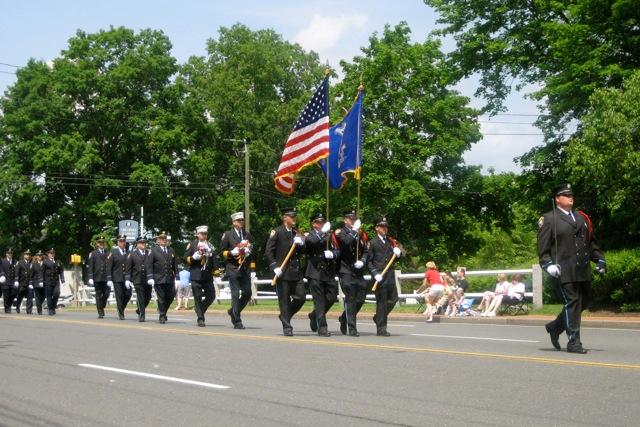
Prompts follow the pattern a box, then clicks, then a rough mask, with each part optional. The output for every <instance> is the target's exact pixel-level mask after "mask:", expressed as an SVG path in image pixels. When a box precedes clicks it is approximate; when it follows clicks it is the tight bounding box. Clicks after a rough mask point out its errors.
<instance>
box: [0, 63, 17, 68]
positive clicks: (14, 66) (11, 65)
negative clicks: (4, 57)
mask: <svg viewBox="0 0 640 427" xmlns="http://www.w3.org/2000/svg"><path fill="white" fill-rule="evenodd" d="M0 65H5V66H7V67H13V68H22V67H20V66H19V65H13V64H7V63H6V62H0Z"/></svg>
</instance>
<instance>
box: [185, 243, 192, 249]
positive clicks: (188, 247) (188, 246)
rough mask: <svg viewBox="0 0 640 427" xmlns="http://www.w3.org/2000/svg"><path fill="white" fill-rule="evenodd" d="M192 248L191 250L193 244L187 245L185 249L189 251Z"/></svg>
mask: <svg viewBox="0 0 640 427" xmlns="http://www.w3.org/2000/svg"><path fill="white" fill-rule="evenodd" d="M190 248H191V242H189V243H187V247H186V248H185V249H186V250H189V249H190Z"/></svg>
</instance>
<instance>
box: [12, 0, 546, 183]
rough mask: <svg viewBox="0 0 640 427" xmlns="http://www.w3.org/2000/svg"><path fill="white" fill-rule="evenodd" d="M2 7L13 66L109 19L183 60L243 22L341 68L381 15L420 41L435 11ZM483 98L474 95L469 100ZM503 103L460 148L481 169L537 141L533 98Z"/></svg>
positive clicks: (370, 5) (379, 25) (296, 4)
mask: <svg viewBox="0 0 640 427" xmlns="http://www.w3.org/2000/svg"><path fill="white" fill-rule="evenodd" d="M0 11H2V12H1V15H0V62H1V63H6V64H13V65H18V66H19V65H23V64H25V63H26V62H27V61H28V59H29V58H36V59H41V60H45V61H48V60H50V59H52V58H55V57H56V56H58V55H59V53H60V51H61V50H62V49H64V48H65V47H66V43H67V40H68V39H69V38H70V37H71V36H72V35H73V34H74V33H75V31H76V30H77V29H82V30H84V31H86V32H94V31H97V30H99V29H102V28H108V27H109V26H110V25H113V26H125V27H129V28H133V29H142V28H154V29H160V30H162V31H164V32H165V33H166V34H167V35H168V37H169V38H170V39H171V41H172V43H173V54H174V56H175V57H176V58H177V59H178V60H179V61H181V62H182V61H185V60H186V59H187V58H188V57H189V56H191V55H204V53H205V42H206V40H207V39H208V38H215V37H216V36H217V30H218V28H220V27H221V26H231V25H233V24H235V23H237V22H241V23H243V24H245V25H248V26H249V27H251V28H252V29H261V28H273V29H274V30H276V31H277V32H278V33H280V34H282V35H283V37H284V38H285V39H287V40H289V41H292V42H297V43H300V45H301V46H302V47H304V48H306V49H309V50H315V51H316V52H318V53H319V55H320V57H321V59H322V60H323V61H329V63H330V64H331V65H332V66H333V67H334V68H338V65H339V61H340V59H347V60H350V59H351V58H352V57H353V56H355V55H357V54H359V52H360V47H361V46H365V45H366V44H367V42H368V38H369V36H370V35H371V33H373V32H374V31H378V32H380V31H381V30H382V29H383V28H384V25H385V24H386V23H389V24H391V25H394V24H397V23H398V22H400V21H406V22H408V24H409V26H410V27H411V29H412V32H413V39H414V40H415V41H421V40H424V38H425V37H426V36H427V34H428V33H429V32H430V31H432V30H433V29H434V28H436V19H437V15H436V13H435V11H433V10H432V9H430V8H429V7H427V6H425V5H424V3H423V2H422V1H421V0H396V1H393V2H392V1H384V0H369V1H363V0H356V1H333V0H324V1H306V2H303V1H289V0H280V1H258V0H236V1H226V0H225V1H221V0H219V1H213V0H212V1H203V0H181V1H166V0H159V1H158V0H156V1H153V2H152V1H147V2H142V1H133V0H130V1H123V0H111V1H102V2H97V1H89V0H85V1H71V0H66V1H65V0H61V1H44V0H22V1H20V2H18V1H16V0H0ZM452 48H453V44H452V42H451V41H450V40H445V41H444V44H443V49H444V50H445V51H446V50H451V49H452ZM13 71H15V68H13V67H10V66H6V65H0V92H1V93H4V90H5V89H6V87H7V86H8V85H11V84H12V83H13V82H14V81H15V75H13V74H7V73H11V72H13ZM476 85H477V79H474V78H471V79H469V80H467V81H465V82H462V83H461V84H460V85H458V90H459V91H460V92H461V93H462V94H464V95H466V96H469V97H470V98H473V93H474V91H475V89H476ZM481 104H482V102H481V101H480V100H476V99H472V105H474V106H480V105H481ZM507 105H508V108H509V111H508V112H507V115H502V116H496V117H493V118H492V119H489V118H488V117H484V116H483V117H482V118H481V126H482V132H483V135H484V137H483V140H482V141H481V142H479V143H478V144H476V145H475V146H474V147H473V148H472V149H471V150H470V151H469V152H467V153H466V154H465V160H466V162H467V163H468V164H481V165H483V167H484V168H485V169H484V170H485V171H486V169H487V168H488V167H493V168H495V170H496V171H498V172H501V171H519V168H518V167H517V165H516V164H515V163H514V162H513V158H514V157H516V156H519V155H522V154H524V153H525V152H526V151H528V150H529V149H530V148H531V147H533V146H534V145H537V144H540V143H541V142H542V137H541V136H539V134H540V131H539V130H537V129H536V128H534V127H533V126H531V125H529V124H527V123H531V122H533V121H534V120H535V117H534V116H535V115H536V114H537V113H538V110H537V109H536V106H535V104H534V103H533V102H532V101H530V100H527V99H525V98H524V97H523V96H522V95H521V94H515V95H512V96H511V97H510V98H509V99H508V104H507ZM512 114H516V115H512ZM496 134H499V135H496ZM504 134H507V135H504ZM523 134H535V135H523ZM365 143H366V142H365Z"/></svg>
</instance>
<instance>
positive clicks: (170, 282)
mask: <svg viewBox="0 0 640 427" xmlns="http://www.w3.org/2000/svg"><path fill="white" fill-rule="evenodd" d="M176 271H177V270H176V255H175V252H174V251H173V248H171V247H169V246H168V245H167V233H166V232H164V231H163V232H161V233H160V234H159V235H158V236H156V246H155V247H154V248H153V249H152V250H151V253H150V254H149V256H148V257H147V283H148V284H149V285H152V286H153V287H154V289H155V290H156V297H157V303H158V313H159V321H160V323H161V324H164V323H167V310H169V307H170V306H171V303H172V302H173V298H175V295H176V288H175V286H176Z"/></svg>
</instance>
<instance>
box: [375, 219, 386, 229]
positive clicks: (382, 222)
mask: <svg viewBox="0 0 640 427" xmlns="http://www.w3.org/2000/svg"><path fill="white" fill-rule="evenodd" d="M379 225H384V226H387V227H388V226H389V223H388V222H387V218H385V217H380V218H378V219H376V227H377V226H379Z"/></svg>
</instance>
